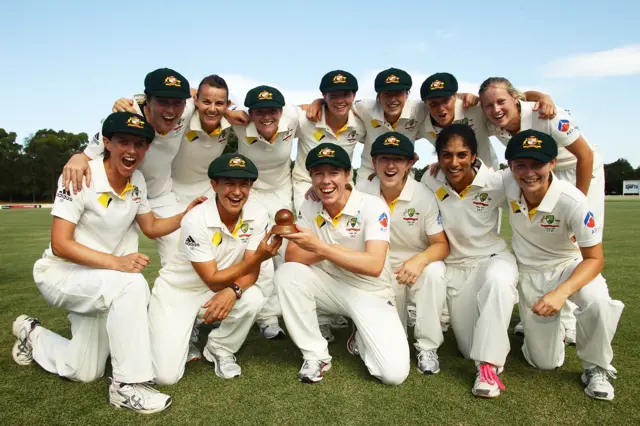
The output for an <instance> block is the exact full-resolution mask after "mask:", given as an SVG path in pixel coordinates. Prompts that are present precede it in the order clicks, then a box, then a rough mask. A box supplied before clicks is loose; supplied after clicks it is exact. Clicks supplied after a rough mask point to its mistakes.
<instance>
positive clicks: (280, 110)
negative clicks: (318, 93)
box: [233, 86, 301, 339]
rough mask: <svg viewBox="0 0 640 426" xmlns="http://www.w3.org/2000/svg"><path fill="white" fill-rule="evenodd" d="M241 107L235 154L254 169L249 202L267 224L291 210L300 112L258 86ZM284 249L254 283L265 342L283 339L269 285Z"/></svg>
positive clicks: (275, 298)
mask: <svg viewBox="0 0 640 426" xmlns="http://www.w3.org/2000/svg"><path fill="white" fill-rule="evenodd" d="M244 106H245V107H247V108H249V118H250V120H251V121H250V123H249V125H248V126H237V125H234V126H233V130H234V132H235V133H236V135H237V136H238V152H239V153H240V154H242V155H245V156H246V157H247V158H249V159H250V160H251V161H253V163H254V164H255V165H256V167H257V168H258V172H259V176H258V180H257V181H256V182H255V183H254V184H253V186H252V187H251V194H250V196H251V200H253V201H255V202H257V203H258V204H261V205H262V206H263V207H264V208H265V209H267V211H268V212H269V217H270V220H271V223H272V224H273V223H274V216H275V214H276V212H277V211H278V210H280V209H288V210H292V209H293V201H292V197H293V184H292V181H291V149H292V148H293V140H294V139H295V137H296V132H297V130H298V117H299V116H300V114H301V112H300V109H299V108H298V107H296V106H294V105H285V101H284V96H282V93H281V92H280V91H279V90H278V89H276V88H275V87H271V86H258V87H254V88H253V89H251V90H249V91H248V92H247V95H246V97H245V100H244ZM284 250H285V248H284V247H282V248H281V249H280V254H279V255H278V256H276V257H275V258H274V259H273V260H272V259H268V260H267V261H265V262H263V264H262V267H261V268H262V269H261V272H260V278H259V280H258V283H257V285H258V287H260V288H261V289H262V290H263V292H264V294H265V296H266V297H267V298H268V301H267V303H266V304H265V306H264V308H263V310H262V312H260V315H258V318H257V323H258V327H259V328H260V332H261V333H262V335H263V336H264V337H265V338H267V339H274V338H280V337H284V330H282V328H281V327H280V325H279V324H278V315H280V314H281V309H280V303H279V302H278V296H277V293H276V290H275V288H274V284H273V273H274V268H277V267H278V266H279V265H280V264H282V263H283V262H284Z"/></svg>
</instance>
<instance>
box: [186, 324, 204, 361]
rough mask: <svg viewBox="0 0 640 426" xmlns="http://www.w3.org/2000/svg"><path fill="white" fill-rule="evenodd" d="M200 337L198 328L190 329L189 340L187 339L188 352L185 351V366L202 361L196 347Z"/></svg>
mask: <svg viewBox="0 0 640 426" xmlns="http://www.w3.org/2000/svg"><path fill="white" fill-rule="evenodd" d="M199 336H200V330H198V327H195V326H194V327H193V329H191V338H190V339H189V350H188V351H187V364H188V363H190V362H195V361H199V360H201V359H202V353H201V352H200V349H198V347H197V346H196V344H197V343H198V340H199V339H198V337H199Z"/></svg>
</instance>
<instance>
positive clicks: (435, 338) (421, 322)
mask: <svg viewBox="0 0 640 426" xmlns="http://www.w3.org/2000/svg"><path fill="white" fill-rule="evenodd" d="M445 273H446V267H445V264H444V262H433V263H430V264H429V265H427V267H426V268H424V271H422V274H421V275H420V277H419V278H418V281H417V282H416V283H415V284H414V285H413V286H406V285H401V284H398V283H397V281H394V284H393V287H394V292H395V296H396V308H397V309H398V316H399V317H400V321H401V322H402V325H403V327H404V329H405V332H406V329H407V328H406V327H407V319H408V318H407V317H408V314H407V303H408V302H409V300H413V301H414V302H415V304H416V325H415V329H414V330H413V336H414V337H415V339H416V344H415V346H416V349H418V350H421V349H423V350H432V349H437V348H438V347H439V346H440V345H441V344H442V342H443V340H444V339H443V336H442V329H441V327H440V318H441V316H442V311H443V308H444V305H445V301H446V296H447V281H446V276H445Z"/></svg>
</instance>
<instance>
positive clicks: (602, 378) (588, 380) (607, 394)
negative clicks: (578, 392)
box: [581, 367, 617, 401]
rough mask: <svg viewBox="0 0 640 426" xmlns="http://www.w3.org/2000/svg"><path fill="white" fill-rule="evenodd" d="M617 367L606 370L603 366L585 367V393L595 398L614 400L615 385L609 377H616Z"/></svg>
mask: <svg viewBox="0 0 640 426" xmlns="http://www.w3.org/2000/svg"><path fill="white" fill-rule="evenodd" d="M615 373H617V371H616V369H615V368H613V367H611V370H605V369H604V368H602V367H594V368H589V369H585V370H584V372H583V373H582V377H581V379H582V383H583V384H584V385H585V386H586V387H585V388H584V393H586V394H587V395H589V396H590V397H591V398H593V399H601V400H604V401H611V400H613V396H614V394H613V386H612V385H611V383H609V378H612V379H615V378H616V376H615Z"/></svg>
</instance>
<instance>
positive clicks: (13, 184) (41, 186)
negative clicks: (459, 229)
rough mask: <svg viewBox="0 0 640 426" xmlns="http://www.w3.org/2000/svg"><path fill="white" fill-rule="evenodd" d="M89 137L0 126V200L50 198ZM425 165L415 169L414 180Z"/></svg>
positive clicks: (618, 167)
mask: <svg viewBox="0 0 640 426" xmlns="http://www.w3.org/2000/svg"><path fill="white" fill-rule="evenodd" d="M88 141H89V138H88V136H87V134H86V133H78V134H75V133H69V132H65V131H64V130H59V131H55V130H51V129H41V130H38V131H37V132H36V133H34V134H32V135H30V136H29V137H28V138H26V139H25V141H24V144H20V143H19V142H18V141H17V135H16V133H15V132H7V131H6V130H4V129H2V128H0V200H2V201H4V202H26V201H29V202H33V203H35V202H51V201H52V200H53V198H54V197H55V192H56V187H57V182H58V177H59V176H60V173H61V172H62V168H63V167H64V165H65V163H66V162H67V160H68V159H69V158H70V157H71V156H72V155H73V154H75V153H77V152H81V151H82V150H83V149H84V148H85V147H86V145H87V143H88ZM237 147H238V141H237V139H236V138H235V135H233V136H232V137H231V138H230V139H229V141H228V143H227V146H226V148H225V152H234V151H235V150H236V149H237ZM503 167H506V165H503ZM425 169H426V167H425V168H420V169H418V168H415V169H414V173H415V178H416V179H417V180H420V178H421V177H422V175H423V173H424V172H425ZM354 172H356V173H357V170H356V171H354ZM605 179H606V187H605V191H606V193H607V194H620V193H621V192H622V181H623V180H630V179H640V167H638V168H636V169H634V168H633V166H632V165H631V164H630V163H629V162H628V161H627V160H626V159H624V158H621V159H619V160H617V161H614V162H613V163H611V164H606V165H605Z"/></svg>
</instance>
